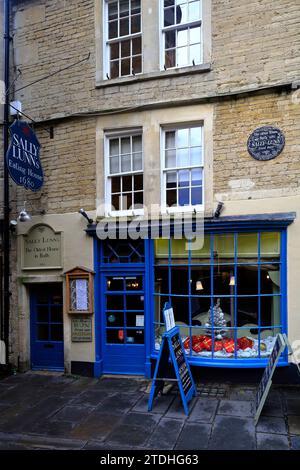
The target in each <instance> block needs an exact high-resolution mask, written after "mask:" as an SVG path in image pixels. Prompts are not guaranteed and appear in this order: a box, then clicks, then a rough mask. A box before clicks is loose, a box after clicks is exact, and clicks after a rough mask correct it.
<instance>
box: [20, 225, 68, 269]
mask: <svg viewBox="0 0 300 470" xmlns="http://www.w3.org/2000/svg"><path fill="white" fill-rule="evenodd" d="M22 255H23V256H22V258H23V263H22V267H23V269H60V268H61V267H62V265H61V234H60V233H58V232H54V230H52V228H51V227H49V225H45V224H40V225H36V226H35V227H33V228H32V229H31V230H30V231H29V232H28V234H27V235H24V236H23V240H22Z"/></svg>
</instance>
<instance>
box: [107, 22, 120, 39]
mask: <svg viewBox="0 0 300 470" xmlns="http://www.w3.org/2000/svg"><path fill="white" fill-rule="evenodd" d="M108 30H109V33H108V34H109V36H108V37H109V39H113V38H117V37H118V22H117V21H111V22H110V23H109V26H108Z"/></svg>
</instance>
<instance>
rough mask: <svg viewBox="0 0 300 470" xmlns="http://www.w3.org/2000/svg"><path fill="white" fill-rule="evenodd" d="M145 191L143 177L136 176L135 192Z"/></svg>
mask: <svg viewBox="0 0 300 470" xmlns="http://www.w3.org/2000/svg"><path fill="white" fill-rule="evenodd" d="M141 189H143V175H134V190H135V191H138V190H141Z"/></svg>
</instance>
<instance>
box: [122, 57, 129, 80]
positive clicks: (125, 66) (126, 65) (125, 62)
mask: <svg viewBox="0 0 300 470" xmlns="http://www.w3.org/2000/svg"><path fill="white" fill-rule="evenodd" d="M121 75H122V76H124V75H130V59H125V60H121Z"/></svg>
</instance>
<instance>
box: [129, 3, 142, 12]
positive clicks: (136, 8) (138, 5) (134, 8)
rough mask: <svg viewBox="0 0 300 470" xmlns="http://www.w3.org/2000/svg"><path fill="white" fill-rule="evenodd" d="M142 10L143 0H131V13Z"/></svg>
mask: <svg viewBox="0 0 300 470" xmlns="http://www.w3.org/2000/svg"><path fill="white" fill-rule="evenodd" d="M140 12H141V0H131V14H132V15H134V14H136V13H140Z"/></svg>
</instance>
